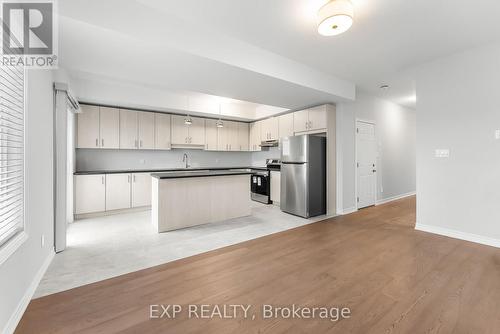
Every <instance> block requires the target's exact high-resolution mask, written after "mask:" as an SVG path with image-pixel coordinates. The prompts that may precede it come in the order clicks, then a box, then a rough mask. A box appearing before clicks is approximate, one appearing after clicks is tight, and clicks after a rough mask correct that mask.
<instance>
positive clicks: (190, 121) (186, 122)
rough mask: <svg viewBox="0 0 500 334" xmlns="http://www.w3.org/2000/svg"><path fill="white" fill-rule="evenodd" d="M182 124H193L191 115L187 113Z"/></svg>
mask: <svg viewBox="0 0 500 334" xmlns="http://www.w3.org/2000/svg"><path fill="white" fill-rule="evenodd" d="M184 124H186V125H191V124H193V120H192V119H191V117H190V116H189V115H187V116H186V118H184Z"/></svg>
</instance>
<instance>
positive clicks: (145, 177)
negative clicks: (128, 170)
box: [131, 173, 151, 208]
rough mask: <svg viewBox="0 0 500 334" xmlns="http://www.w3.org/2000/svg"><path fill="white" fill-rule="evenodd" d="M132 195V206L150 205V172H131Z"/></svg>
mask: <svg viewBox="0 0 500 334" xmlns="http://www.w3.org/2000/svg"><path fill="white" fill-rule="evenodd" d="M131 177H132V197H131V203H132V207H133V208H137V207H141V206H149V205H151V174H149V173H133V174H132V176H131Z"/></svg>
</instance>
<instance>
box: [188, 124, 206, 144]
mask: <svg viewBox="0 0 500 334" xmlns="http://www.w3.org/2000/svg"><path fill="white" fill-rule="evenodd" d="M192 120H193V124H191V125H189V144H191V145H199V146H205V119H204V118H199V117H192Z"/></svg>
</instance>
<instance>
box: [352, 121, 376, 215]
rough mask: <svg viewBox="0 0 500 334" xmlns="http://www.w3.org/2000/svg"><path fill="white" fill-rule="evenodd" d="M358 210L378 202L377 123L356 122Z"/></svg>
mask: <svg viewBox="0 0 500 334" xmlns="http://www.w3.org/2000/svg"><path fill="white" fill-rule="evenodd" d="M356 193H357V195H356V197H357V198H356V201H357V208H358V209H362V208H366V207H368V206H372V205H375V203H376V200H377V141H376V138H375V123H373V122H368V121H360V120H357V121H356Z"/></svg>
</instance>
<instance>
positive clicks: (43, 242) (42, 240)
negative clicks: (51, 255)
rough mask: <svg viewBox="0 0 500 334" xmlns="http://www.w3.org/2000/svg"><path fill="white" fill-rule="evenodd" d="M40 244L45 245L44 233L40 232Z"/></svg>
mask: <svg viewBox="0 0 500 334" xmlns="http://www.w3.org/2000/svg"><path fill="white" fill-rule="evenodd" d="M40 245H41V247H42V248H43V247H45V234H42V237H41V238H40Z"/></svg>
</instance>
